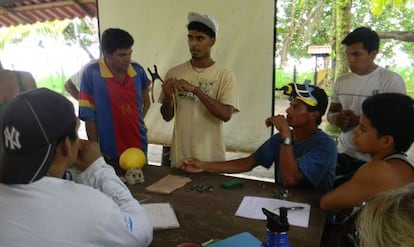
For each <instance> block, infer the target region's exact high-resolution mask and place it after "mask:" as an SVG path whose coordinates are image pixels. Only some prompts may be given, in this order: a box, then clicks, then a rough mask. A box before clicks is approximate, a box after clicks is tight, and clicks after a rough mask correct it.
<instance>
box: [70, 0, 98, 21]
mask: <svg viewBox="0 0 414 247" xmlns="http://www.w3.org/2000/svg"><path fill="white" fill-rule="evenodd" d="M72 2H73V3H74V4H75V5H76V6H78V7H79V8H80V9H81V10H82V11H83V12H84V13H85V14H86V15H88V16H90V17H93V13H92V12H91V11H90V10H89V9H88V8H86V6H85V5H84V4H83V3H82V2H81V1H79V0H72Z"/></svg>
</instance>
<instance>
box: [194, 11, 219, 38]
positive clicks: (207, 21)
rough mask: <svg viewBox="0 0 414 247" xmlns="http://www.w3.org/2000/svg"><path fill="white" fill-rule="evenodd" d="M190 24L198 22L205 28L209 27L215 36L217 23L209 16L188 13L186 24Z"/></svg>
mask: <svg viewBox="0 0 414 247" xmlns="http://www.w3.org/2000/svg"><path fill="white" fill-rule="evenodd" d="M191 22H200V23H202V24H204V25H206V26H207V27H209V28H210V29H211V30H213V32H214V33H215V34H216V35H217V32H218V23H217V20H216V19H215V18H214V17H213V16H212V15H209V14H203V15H201V14H198V13H195V12H190V13H188V23H191Z"/></svg>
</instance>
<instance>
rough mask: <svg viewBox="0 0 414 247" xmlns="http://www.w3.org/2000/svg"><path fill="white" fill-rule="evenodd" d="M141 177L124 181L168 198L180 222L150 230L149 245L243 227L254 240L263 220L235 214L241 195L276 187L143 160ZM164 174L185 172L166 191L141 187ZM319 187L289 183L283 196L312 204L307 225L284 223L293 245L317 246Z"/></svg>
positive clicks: (138, 194)
mask: <svg viewBox="0 0 414 247" xmlns="http://www.w3.org/2000/svg"><path fill="white" fill-rule="evenodd" d="M143 170H144V175H145V183H143V184H136V185H133V186H129V188H130V190H131V191H132V193H133V195H134V197H135V198H137V199H138V200H140V199H143V198H144V197H148V198H149V200H148V201H146V202H148V203H156V202H169V203H171V205H172V206H173V208H174V210H175V213H176V215H177V218H178V221H179V222H180V228H178V229H165V230H156V231H154V240H153V242H152V244H151V245H150V246H152V247H170V246H171V247H175V246H176V245H177V244H179V243H183V242H190V241H192V242H198V243H204V242H206V241H208V240H210V239H224V238H227V237H230V236H232V235H235V234H238V233H241V232H249V233H251V234H253V235H254V236H255V237H256V238H258V239H259V240H261V241H262V240H264V239H265V236H266V233H265V228H266V222H265V221H262V220H255V219H248V218H243V217H239V216H235V212H236V211H237V209H238V207H239V205H240V203H241V201H242V199H243V197H244V196H259V197H267V198H274V195H275V191H277V190H278V189H279V190H280V189H281V187H279V186H277V185H275V184H274V183H268V182H262V181H256V180H249V179H240V180H241V181H242V182H243V184H244V186H243V187H242V188H235V189H223V188H221V184H222V183H223V182H227V181H230V180H233V179H235V178H234V177H229V176H224V175H218V174H208V173H199V174H187V173H185V172H183V171H182V170H179V169H175V168H169V167H162V166H153V165H147V166H145V167H144V168H143ZM167 174H174V175H183V176H188V177H190V178H191V180H192V182H191V183H188V184H187V185H186V186H184V187H183V188H181V189H178V190H175V191H174V192H172V193H171V194H167V195H166V194H158V193H151V192H147V191H145V187H147V186H148V185H151V184H153V183H155V182H156V181H158V180H159V179H161V178H163V177H164V176H166V175H167ZM202 185H204V186H205V187H207V186H209V185H210V186H212V187H214V190H212V191H205V192H198V191H197V189H195V187H197V186H198V187H201V186H202ZM320 196H321V193H320V192H317V191H315V190H310V189H289V196H288V200H290V201H296V202H303V203H309V204H311V205H312V209H311V213H310V221H309V227H308V228H303V227H296V226H290V230H289V233H288V234H289V241H290V243H291V245H292V246H293V247H298V246H306V247H312V246H315V247H319V246H320V240H321V237H322V232H323V227H324V224H325V218H326V214H325V213H324V212H322V211H321V210H320V209H319V199H320Z"/></svg>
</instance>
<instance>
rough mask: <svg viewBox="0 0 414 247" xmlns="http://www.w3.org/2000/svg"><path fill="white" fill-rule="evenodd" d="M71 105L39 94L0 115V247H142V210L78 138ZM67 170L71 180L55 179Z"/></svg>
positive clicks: (148, 237) (147, 232)
mask: <svg viewBox="0 0 414 247" xmlns="http://www.w3.org/2000/svg"><path fill="white" fill-rule="evenodd" d="M78 127H79V120H78V119H77V117H76V115H75V113H74V107H73V105H72V103H71V102H70V101H69V100H67V99H66V98H65V97H63V96H62V95H60V94H58V93H56V92H53V91H51V90H49V89H45V88H41V89H35V90H32V91H28V92H25V93H21V94H19V95H18V96H16V97H15V98H14V99H13V100H12V101H10V102H9V103H8V104H7V106H6V107H5V108H4V109H3V111H2V113H1V115H0V130H1V139H2V143H3V146H4V149H3V155H2V157H1V161H0V212H1V213H0V222H1V223H2V224H0V246H42V247H56V246H148V245H149V244H150V243H151V241H152V233H153V232H152V230H153V229H152V226H151V224H150V222H149V219H148V217H147V214H146V212H145V210H144V209H143V208H142V206H141V205H140V204H139V203H138V202H137V201H136V200H135V199H134V198H133V197H132V195H131V193H130V191H129V190H128V188H127V187H126V186H125V185H124V183H123V182H122V181H121V180H120V179H119V178H118V176H117V175H116V174H115V171H114V169H113V168H112V167H111V166H109V165H107V164H106V163H105V161H104V159H103V158H102V157H101V152H100V150H99V145H98V144H97V143H94V142H89V141H84V140H79V138H78V135H77V131H78ZM72 165H75V167H77V168H79V169H80V170H81V172H80V173H79V174H78V175H77V176H76V177H74V179H75V181H76V183H75V182H73V181H68V180H64V179H62V176H63V174H64V173H65V171H66V169H68V168H69V167H71V166H72Z"/></svg>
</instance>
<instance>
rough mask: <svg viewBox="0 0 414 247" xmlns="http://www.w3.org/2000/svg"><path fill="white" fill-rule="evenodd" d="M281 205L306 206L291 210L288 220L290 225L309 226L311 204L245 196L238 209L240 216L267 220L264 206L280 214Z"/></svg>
mask: <svg viewBox="0 0 414 247" xmlns="http://www.w3.org/2000/svg"><path fill="white" fill-rule="evenodd" d="M279 207H304V209H300V210H289V211H288V221H289V224H290V225H294V226H301V227H308V226H309V215H310V209H311V206H310V205H309V204H306V203H299V202H291V201H284V200H278V199H272V198H264V197H254V196H245V197H244V198H243V200H242V202H241V203H240V206H239V208H238V209H237V211H236V215H237V216H240V217H245V218H250V219H259V220H266V215H264V214H263V211H262V208H266V209H267V210H269V211H272V212H274V213H276V214H279V209H278V208H279Z"/></svg>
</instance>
